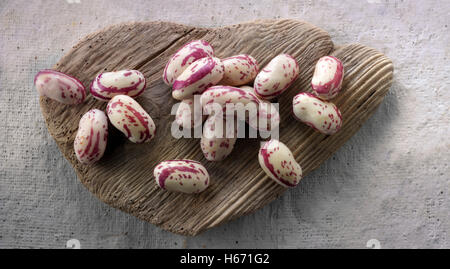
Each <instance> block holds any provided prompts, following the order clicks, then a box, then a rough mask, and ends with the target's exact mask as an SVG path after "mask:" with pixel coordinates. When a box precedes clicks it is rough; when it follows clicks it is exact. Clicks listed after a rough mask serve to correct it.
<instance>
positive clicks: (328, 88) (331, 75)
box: [311, 56, 344, 100]
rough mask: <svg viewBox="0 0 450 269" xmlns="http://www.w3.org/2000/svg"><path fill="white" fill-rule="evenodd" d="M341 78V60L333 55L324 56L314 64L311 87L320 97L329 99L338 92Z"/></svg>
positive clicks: (342, 77) (342, 75) (342, 67)
mask: <svg viewBox="0 0 450 269" xmlns="http://www.w3.org/2000/svg"><path fill="white" fill-rule="evenodd" d="M343 79H344V66H343V65H342V62H341V61H340V60H339V59H337V58H335V57H333V56H324V57H322V58H320V59H319V61H318V62H317V64H316V67H315V69H314V75H313V78H312V81H311V87H312V89H313V90H314V92H315V93H316V95H317V96H319V97H320V98H321V99H324V100H329V99H332V98H334V97H335V96H336V95H337V94H338V93H339V91H340V90H341V87H342V80H343Z"/></svg>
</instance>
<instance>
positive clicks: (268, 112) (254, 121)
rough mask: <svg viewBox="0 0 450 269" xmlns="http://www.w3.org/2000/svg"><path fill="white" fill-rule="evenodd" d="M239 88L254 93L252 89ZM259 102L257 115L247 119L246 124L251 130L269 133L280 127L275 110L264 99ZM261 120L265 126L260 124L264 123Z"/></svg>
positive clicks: (278, 115) (247, 87)
mask: <svg viewBox="0 0 450 269" xmlns="http://www.w3.org/2000/svg"><path fill="white" fill-rule="evenodd" d="M240 88H241V89H243V90H245V91H250V92H251V93H254V89H253V87H250V86H242V87H240ZM259 101H260V102H259V106H258V112H257V114H256V115H255V117H251V116H250V117H249V118H248V119H247V123H248V124H249V125H250V126H251V127H252V128H254V129H257V130H260V131H270V130H272V129H274V128H277V127H278V126H279V125H280V114H279V112H278V110H277V108H276V107H275V105H274V104H272V103H271V102H270V101H267V100H264V99H259ZM263 119H265V122H266V124H262V123H263V122H264V120H263Z"/></svg>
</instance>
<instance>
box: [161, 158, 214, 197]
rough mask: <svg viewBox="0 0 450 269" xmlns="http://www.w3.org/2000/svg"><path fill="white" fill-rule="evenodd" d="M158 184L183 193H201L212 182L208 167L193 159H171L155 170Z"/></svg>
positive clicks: (166, 188)
mask: <svg viewBox="0 0 450 269" xmlns="http://www.w3.org/2000/svg"><path fill="white" fill-rule="evenodd" d="M153 175H154V177H155V181H156V184H158V186H159V187H161V188H162V189H165V190H168V191H174V192H183V193H189V194H190V193H200V192H202V191H204V190H205V189H206V188H207V187H208V186H209V183H210V179H209V174H208V171H207V170H206V168H205V167H204V166H203V165H202V164H201V163H199V162H196V161H192V160H170V161H164V162H161V163H159V164H158V165H157V166H156V167H155V169H154V170H153Z"/></svg>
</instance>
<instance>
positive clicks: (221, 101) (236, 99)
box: [200, 86, 260, 113]
mask: <svg viewBox="0 0 450 269" xmlns="http://www.w3.org/2000/svg"><path fill="white" fill-rule="evenodd" d="M259 102H260V101H259V99H258V97H256V95H254V94H253V93H252V92H250V91H246V90H243V89H240V88H236V87H231V86H213V87H210V88H208V89H207V90H206V91H205V92H203V94H202V96H201V97H200V103H201V104H202V107H203V108H204V110H205V111H206V112H207V113H211V112H212V108H213V106H212V105H213V104H218V105H220V106H221V107H222V108H223V110H225V107H226V104H228V103H231V104H238V103H242V104H243V105H244V106H245V105H247V104H249V103H254V104H256V105H258V104H259Z"/></svg>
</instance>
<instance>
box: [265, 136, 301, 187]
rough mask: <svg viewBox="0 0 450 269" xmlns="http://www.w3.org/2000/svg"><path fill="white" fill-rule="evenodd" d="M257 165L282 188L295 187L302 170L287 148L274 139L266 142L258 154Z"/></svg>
mask: <svg viewBox="0 0 450 269" xmlns="http://www.w3.org/2000/svg"><path fill="white" fill-rule="evenodd" d="M258 160H259V164H260V165H261V168H262V169H263V170H264V172H266V174H267V175H268V176H269V177H270V178H271V179H273V180H274V181H275V182H276V183H278V184H280V185H281V186H284V187H295V186H297V184H298V183H299V182H300V180H301V178H302V168H301V167H300V165H299V164H298V163H297V161H296V160H295V158H294V156H293V155H292V152H291V151H290V150H289V148H288V147H287V146H286V145H285V144H283V143H281V142H280V141H278V140H276V139H272V140H270V141H268V142H266V143H265V144H264V145H263V146H262V147H261V148H260V149H259V154H258Z"/></svg>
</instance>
